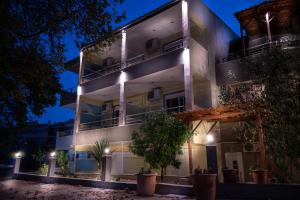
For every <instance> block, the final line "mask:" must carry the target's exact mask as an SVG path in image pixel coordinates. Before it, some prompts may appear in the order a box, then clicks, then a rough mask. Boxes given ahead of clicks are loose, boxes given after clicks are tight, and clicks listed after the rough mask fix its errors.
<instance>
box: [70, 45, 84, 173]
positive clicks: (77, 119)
mask: <svg viewBox="0 0 300 200" xmlns="http://www.w3.org/2000/svg"><path fill="white" fill-rule="evenodd" d="M83 67H84V66H83V52H82V51H80V60H79V74H78V86H77V98H76V112H75V118H74V129H73V140H72V146H73V150H74V166H73V168H74V173H75V169H76V150H75V148H76V143H77V134H78V132H79V125H80V110H81V98H80V97H81V95H82V94H83V91H82V87H81V85H80V84H81V81H82V75H83Z"/></svg>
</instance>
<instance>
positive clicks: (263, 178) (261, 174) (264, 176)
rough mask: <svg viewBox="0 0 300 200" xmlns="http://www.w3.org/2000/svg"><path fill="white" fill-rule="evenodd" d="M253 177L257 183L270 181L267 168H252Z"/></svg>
mask: <svg viewBox="0 0 300 200" xmlns="http://www.w3.org/2000/svg"><path fill="white" fill-rule="evenodd" d="M251 174H252V179H253V182H254V183H256V184H266V183H268V171H267V170H252V171H251Z"/></svg>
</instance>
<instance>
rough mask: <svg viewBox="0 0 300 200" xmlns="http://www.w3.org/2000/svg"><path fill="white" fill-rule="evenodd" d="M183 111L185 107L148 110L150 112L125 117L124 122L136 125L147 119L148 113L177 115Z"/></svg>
mask: <svg viewBox="0 0 300 200" xmlns="http://www.w3.org/2000/svg"><path fill="white" fill-rule="evenodd" d="M183 111H185V106H177V107H172V108H163V109H156V110H150V111H146V112H141V113H135V114H131V115H126V119H125V120H126V124H137V123H142V122H143V121H144V120H145V118H146V117H147V115H148V114H150V113H153V112H167V113H168V114H172V113H178V112H183Z"/></svg>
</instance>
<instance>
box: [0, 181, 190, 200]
mask: <svg viewBox="0 0 300 200" xmlns="http://www.w3.org/2000/svg"><path fill="white" fill-rule="evenodd" d="M0 199H1V200H11V199H13V200H27V199H28V200H29V199H32V200H33V199H41V200H60V199H62V200H96V199H97V200H99V199H104V200H136V199H146V200H154V199H159V200H180V199H185V200H189V199H191V198H189V197H186V196H178V195H155V196H153V197H138V196H136V193H135V191H127V190H109V189H101V188H89V187H82V186H72V185H63V184H42V183H36V182H31V181H21V180H3V181H0Z"/></svg>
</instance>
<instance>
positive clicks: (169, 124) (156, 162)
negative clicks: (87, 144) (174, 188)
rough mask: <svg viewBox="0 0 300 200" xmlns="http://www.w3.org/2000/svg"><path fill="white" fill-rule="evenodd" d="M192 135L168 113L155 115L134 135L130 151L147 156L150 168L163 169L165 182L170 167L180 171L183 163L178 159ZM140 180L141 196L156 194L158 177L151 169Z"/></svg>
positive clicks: (154, 113)
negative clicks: (155, 182)
mask: <svg viewBox="0 0 300 200" xmlns="http://www.w3.org/2000/svg"><path fill="white" fill-rule="evenodd" d="M191 135H192V132H191V131H189V129H188V127H187V126H186V124H185V123H184V122H183V121H181V120H179V119H177V118H175V117H174V116H172V115H168V114H167V113H165V112H152V113H149V114H148V115H147V116H146V118H145V121H144V123H143V124H142V125H141V127H140V131H139V132H133V133H132V137H131V139H132V143H131V144H130V146H129V148H130V150H131V151H132V152H133V153H134V154H136V155H138V156H141V157H144V159H145V161H146V162H147V163H148V164H149V165H150V169H160V175H161V177H160V180H161V182H163V181H164V176H165V174H166V168H167V166H169V165H172V166H174V167H176V168H179V166H180V161H179V160H178V159H177V158H176V156H177V155H178V154H181V153H182V151H181V147H182V146H183V145H184V143H185V142H186V141H187V140H188V139H189V138H190V137H191ZM154 177H155V178H154ZM150 180H151V181H150ZM137 181H138V182H137V183H138V185H137V191H138V195H143V196H151V195H152V194H153V193H154V191H155V184H154V183H153V182H154V181H156V174H155V173H152V172H151V170H148V171H147V172H144V171H142V173H139V174H138V175H137ZM153 186H154V188H153ZM144 188H148V189H147V190H146V189H144ZM150 188H151V189H150Z"/></svg>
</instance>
